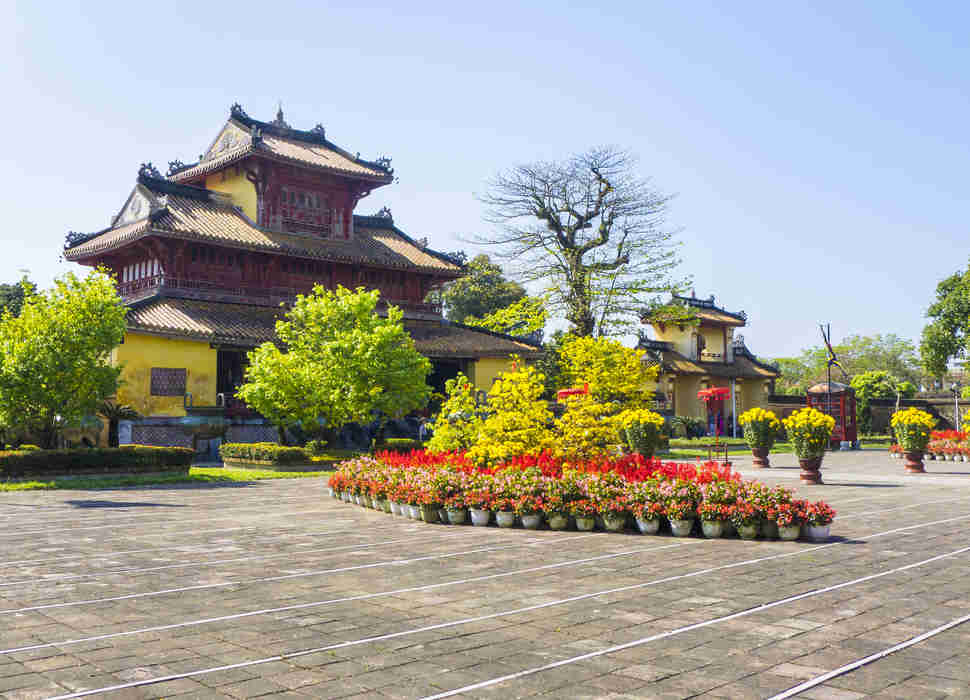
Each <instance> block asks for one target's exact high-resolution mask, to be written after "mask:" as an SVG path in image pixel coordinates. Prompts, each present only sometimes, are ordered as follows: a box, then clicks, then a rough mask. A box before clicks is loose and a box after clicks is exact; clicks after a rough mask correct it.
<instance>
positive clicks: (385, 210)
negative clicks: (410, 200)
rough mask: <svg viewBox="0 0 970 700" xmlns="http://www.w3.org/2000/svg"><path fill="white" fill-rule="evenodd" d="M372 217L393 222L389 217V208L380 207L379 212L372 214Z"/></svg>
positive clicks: (391, 217) (392, 218)
mask: <svg viewBox="0 0 970 700" xmlns="http://www.w3.org/2000/svg"><path fill="white" fill-rule="evenodd" d="M374 216H377V217H380V218H382V219H390V220H391V221H394V217H393V216H391V208H390V207H386V206H385V207H381V210H380V211H379V212H377V213H376V214H374Z"/></svg>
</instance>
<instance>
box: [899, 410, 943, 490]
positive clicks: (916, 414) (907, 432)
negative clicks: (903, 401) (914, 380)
mask: <svg viewBox="0 0 970 700" xmlns="http://www.w3.org/2000/svg"><path fill="white" fill-rule="evenodd" d="M890 423H891V424H892V427H893V431H894V432H895V433H896V439H897V440H899V445H900V447H902V448H903V451H904V452H905V453H906V471H908V472H909V473H911V474H921V473H923V472H925V471H926V469H925V468H924V466H923V450H925V449H926V445H927V444H928V443H929V441H930V433H931V432H932V430H933V428H934V426H936V419H935V418H933V416H931V415H930V414H929V413H927V412H926V411H921V410H919V409H918V408H907V409H904V410H902V411H896V412H895V413H894V414H893V417H892V419H891V420H890Z"/></svg>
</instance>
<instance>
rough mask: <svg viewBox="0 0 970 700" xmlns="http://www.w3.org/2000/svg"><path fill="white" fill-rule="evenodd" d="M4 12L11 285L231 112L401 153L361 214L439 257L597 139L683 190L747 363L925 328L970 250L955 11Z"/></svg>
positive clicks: (496, 5) (745, 6)
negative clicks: (537, 166)
mask: <svg viewBox="0 0 970 700" xmlns="http://www.w3.org/2000/svg"><path fill="white" fill-rule="evenodd" d="M796 5H798V4H796V3H776V2H770V3H769V2H765V3H747V2H722V3H711V4H708V3H703V2H670V3H659V2H630V3H624V2H614V3H609V4H607V5H605V6H604V7H600V6H588V7H584V6H580V5H578V4H574V3H569V4H568V5H567V3H563V2H542V3H540V2H534V3H503V2H490V3H486V4H481V3H453V2H448V3H440V4H436V3H420V2H416V3H408V4H407V5H406V6H405V5H404V3H400V4H383V5H380V4H368V3H364V2H354V3H349V4H346V5H341V4H340V3H336V2H326V3H323V2H304V3H300V2H285V1H283V0H277V1H276V2H271V3H269V2H258V3H249V2H246V1H245V0H234V1H233V2H231V3H222V2H214V1H209V2H197V1H196V2H168V3H162V4H157V3H156V4H144V3H135V4H133V3H107V2H87V3H83V4H82V3H68V2H57V3H36V2H21V3H13V4H12V5H11V4H10V3H5V4H2V5H0V6H2V8H3V9H2V13H0V56H2V63H0V65H2V66H3V68H2V71H3V72H2V76H3V82H2V85H3V87H4V94H5V95H6V98H5V99H4V108H3V110H2V111H0V126H2V133H3V141H4V145H3V149H2V154H0V203H2V208H3V213H4V215H5V221H4V225H3V229H2V233H0V243H2V250H3V255H2V256H0V281H13V280H15V279H17V278H19V277H20V274H21V273H20V272H19V271H20V270H21V269H26V270H29V272H30V275H31V276H32V277H33V278H34V279H36V280H37V281H39V282H41V283H42V284H45V285H46V284H48V283H49V282H50V280H51V278H52V277H53V276H55V275H57V274H60V273H61V272H63V271H65V270H67V269H70V268H71V267H73V265H69V264H68V263H64V262H62V261H60V260H59V252H60V250H61V246H62V243H63V239H64V235H65V233H66V232H67V231H68V230H69V229H72V230H79V231H93V230H97V229H100V228H103V227H104V226H106V225H107V222H108V219H109V217H110V216H112V215H113V214H115V213H116V212H117V210H118V209H119V208H120V206H121V204H122V203H123V201H124V198H125V197H126V195H127V194H128V192H129V190H130V189H131V187H132V185H133V183H134V179H135V175H136V172H137V169H138V165H139V163H141V162H142V161H149V160H150V161H153V162H154V163H155V164H156V165H158V166H159V168H160V169H161V170H163V171H164V170H165V168H166V164H167V162H168V161H169V160H173V159H176V158H178V159H180V160H183V161H185V162H190V161H193V160H195V159H196V158H197V157H198V154H199V153H201V152H202V151H203V150H204V148H205V147H206V146H207V145H208V143H209V141H210V140H211V139H212V138H213V137H214V136H215V134H216V132H217V131H218V129H219V128H220V126H221V125H222V123H223V122H224V121H225V119H226V117H227V115H228V110H229V106H230V105H231V104H232V103H233V102H235V101H238V102H240V103H241V104H242V105H243V106H244V108H245V109H246V111H247V112H248V113H249V114H250V115H251V116H253V117H256V118H259V119H265V120H269V119H272V118H273V116H274V114H275V111H276V104H277V100H282V102H283V108H284V111H285V113H286V119H287V121H289V122H290V124H292V125H293V126H295V127H298V128H307V129H309V128H311V127H313V125H314V124H316V123H317V122H322V123H323V124H324V125H325V126H326V127H327V135H328V137H329V138H331V139H332V140H333V141H335V142H336V143H338V144H340V145H341V146H343V147H344V148H346V149H347V150H349V151H351V152H355V151H360V153H361V155H362V156H364V157H368V158H375V157H377V156H378V155H381V154H387V155H390V156H393V158H394V162H393V166H394V168H395V170H396V174H397V175H398V176H399V177H400V182H399V183H398V184H395V185H392V186H389V187H386V188H383V189H381V190H378V191H377V192H376V193H374V194H373V195H372V196H371V197H370V198H368V199H365V200H364V201H363V202H361V204H360V205H359V207H358V213H372V212H374V211H377V210H378V209H380V208H381V207H382V206H383V205H385V204H386V205H388V206H390V207H391V208H392V210H393V212H394V219H395V222H396V223H397V224H398V225H399V226H401V227H402V228H403V229H404V230H406V231H408V232H409V233H411V234H412V235H414V236H416V237H422V236H428V237H429V239H430V241H431V244H432V245H433V246H434V247H436V248H439V249H442V250H454V249H457V248H460V247H465V248H468V246H463V245H462V244H461V243H460V242H459V240H458V237H459V236H460V235H463V234H473V233H476V232H479V231H481V230H482V227H483V224H482V221H481V213H482V212H481V207H480V205H479V204H478V202H477V200H476V199H475V196H474V194H475V193H476V192H480V191H481V190H482V187H483V183H484V181H485V180H486V179H487V178H488V177H489V176H490V175H492V174H493V173H494V172H496V171H498V170H500V169H502V168H505V167H507V166H509V165H512V164H515V163H519V162H529V161H533V160H537V159H555V158H561V157H564V156H566V155H568V154H569V153H572V152H575V151H580V150H584V149H586V148H587V147H589V146H591V145H597V144H607V143H608V144H617V145H621V146H626V147H629V148H630V149H632V150H633V151H634V152H636V153H637V154H638V155H639V157H640V159H641V168H642V171H643V173H644V174H646V175H649V176H651V177H652V178H653V181H654V183H655V184H656V186H657V187H658V188H659V189H661V190H663V191H665V192H669V193H674V194H676V199H675V200H674V202H673V204H672V206H671V209H670V213H669V221H670V224H671V225H672V226H676V227H678V228H680V229H682V231H683V232H682V234H681V239H682V241H683V243H684V245H683V258H684V264H683V270H682V271H683V273H684V274H689V275H692V276H693V278H694V280H695V287H696V290H697V294H698V296H705V297H706V296H707V295H709V294H712V293H713V294H716V295H717V300H718V302H719V303H721V304H722V305H724V306H725V307H727V308H729V309H732V310H738V309H744V310H745V311H747V312H748V318H749V322H750V324H751V325H750V327H749V328H745V329H743V333H744V335H745V337H746V338H747V341H748V345H749V347H750V348H751V349H752V350H753V351H754V352H756V353H758V354H759V355H762V356H769V357H772V356H783V355H790V354H794V353H797V352H798V351H799V350H800V349H801V348H803V347H806V346H808V345H814V344H816V343H817V342H818V330H817V325H816V324H817V322H819V321H828V322H831V324H832V330H833V335H834V336H835V337H836V338H840V337H841V336H843V335H845V334H847V333H853V332H855V333H866V334H870V333H877V332H896V333H899V334H900V335H903V336H908V337H911V338H917V337H918V335H919V332H920V330H921V328H922V325H923V318H922V316H923V311H924V309H925V307H926V305H927V304H928V303H929V301H930V299H931V296H932V294H933V291H934V288H935V285H936V282H937V281H938V280H939V279H940V278H941V277H943V276H945V275H948V274H950V273H952V272H954V271H956V270H957V269H960V268H963V267H965V266H966V264H967V259H968V242H970V236H968V223H967V219H968V217H967V201H968V197H967V191H966V190H967V182H968V179H967V175H966V169H967V166H968V164H970V159H968V155H970V135H968V134H970V129H968V124H970V106H968V99H970V97H968V96H970V84H968V82H970V81H968V78H967V74H968V71H967V67H968V66H970V49H968V42H967V41H966V36H967V35H966V28H967V25H968V20H970V9H968V7H970V6H967V5H965V4H962V3H943V2H938V3H923V2H921V3H911V4H903V3H897V2H888V1H882V2H871V3H868V4H865V3H861V2H857V3H845V2H833V3H812V6H811V7H809V6H807V5H798V6H796Z"/></svg>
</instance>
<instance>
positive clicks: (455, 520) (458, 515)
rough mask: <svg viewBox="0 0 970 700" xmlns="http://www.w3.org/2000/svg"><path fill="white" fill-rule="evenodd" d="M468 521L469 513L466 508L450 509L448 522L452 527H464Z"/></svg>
mask: <svg viewBox="0 0 970 700" xmlns="http://www.w3.org/2000/svg"><path fill="white" fill-rule="evenodd" d="M466 520H468V511H467V510H465V509H464V508H449V509H448V522H449V523H451V524H452V525H464V524H465V521H466Z"/></svg>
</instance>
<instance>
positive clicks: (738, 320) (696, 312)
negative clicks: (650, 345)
mask: <svg viewBox="0 0 970 700" xmlns="http://www.w3.org/2000/svg"><path fill="white" fill-rule="evenodd" d="M671 303H673V304H682V305H683V306H686V307H688V309H689V311H690V318H687V319H684V320H685V321H688V320H691V321H692V320H694V319H696V320H698V321H700V322H701V323H711V324H714V325H720V326H744V325H745V324H746V323H747V316H746V315H745V313H744V312H743V311H739V312H737V313H735V312H733V311H727V310H725V309H722V308H721V307H719V306H716V305H715V304H714V297H713V296H712V297H710V298H709V299H696V298H694V297H684V296H680V295H678V294H674V295H673V296H672V297H671ZM642 320H643V321H644V322H645V323H647V322H649V321H650V315H649V313H644V314H643V317H642ZM665 322H666V323H677V320H676V319H670V318H665Z"/></svg>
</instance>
